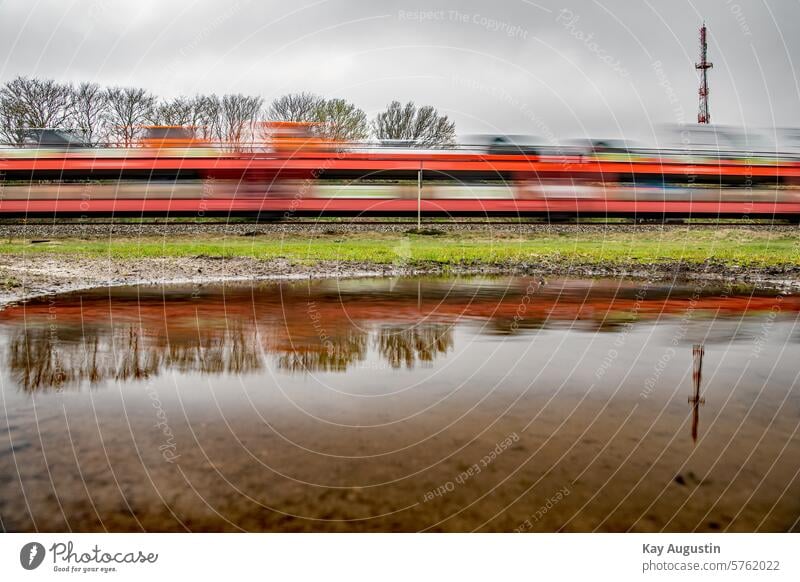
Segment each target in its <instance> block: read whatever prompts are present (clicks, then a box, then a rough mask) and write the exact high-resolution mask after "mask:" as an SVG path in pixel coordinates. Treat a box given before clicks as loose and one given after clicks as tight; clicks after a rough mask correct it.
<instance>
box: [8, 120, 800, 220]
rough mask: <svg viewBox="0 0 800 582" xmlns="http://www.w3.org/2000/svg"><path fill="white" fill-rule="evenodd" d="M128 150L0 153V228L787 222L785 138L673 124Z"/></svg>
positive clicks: (51, 142) (42, 146)
mask: <svg viewBox="0 0 800 582" xmlns="http://www.w3.org/2000/svg"><path fill="white" fill-rule="evenodd" d="M140 129H141V132H140V133H141V134H142V137H141V138H140V139H139V140H138V142H137V143H136V144H135V146H134V147H92V146H90V145H89V144H87V143H85V142H83V141H82V140H81V139H80V138H79V137H77V136H75V135H73V134H71V133H68V132H63V131H57V130H50V129H47V130H35V131H29V132H28V134H27V137H26V140H25V143H24V144H23V146H22V147H16V148H10V147H7V148H0V216H8V217H10V216H54V215H64V216H67V215H69V216H93V215H98V216H99V215H106V216H108V215H119V216H145V215H173V216H178V215H182V216H210V215H222V216H226V215H258V216H262V217H271V218H275V217H281V216H283V217H294V216H308V215H313V216H319V215H347V216H360V215H386V216H403V215H414V214H421V215H444V216H464V215H471V216H493V215H531V216H533V215H536V216H547V217H550V218H556V217H557V218H575V217H578V218H580V217H628V218H670V217H679V218H691V217H748V218H765V219H771V218H777V219H790V220H798V219H800V130H796V129H780V130H772V131H771V132H766V131H762V132H752V131H751V132H745V131H743V130H739V129H736V128H731V127H715V126H702V125H698V126H672V127H664V128H662V129H661V130H660V131H659V139H658V140H657V142H656V144H655V145H654V146H652V147H646V146H638V145H634V144H631V143H629V142H627V141H625V140H618V139H613V140H601V139H582V140H570V141H565V142H564V143H545V142H544V141H543V140H538V139H536V138H532V137H525V136H510V135H507V136H478V137H477V138H473V139H470V140H468V143H464V144H460V145H457V146H453V147H440V148H420V147H416V144H414V143H403V142H387V143H382V144H364V143H351V142H343V141H335V140H329V139H326V138H324V137H321V136H320V135H319V132H318V128H317V127H316V126H315V125H314V124H309V123H289V122H269V123H265V124H263V125H261V126H259V127H258V128H257V129H258V131H257V132H255V135H257V139H255V140H253V141H251V142H248V143H236V144H233V143H213V142H211V141H208V140H204V139H201V138H199V137H198V135H200V133H201V132H199V131H198V130H197V128H192V127H177V126H148V127H144V128H140Z"/></svg>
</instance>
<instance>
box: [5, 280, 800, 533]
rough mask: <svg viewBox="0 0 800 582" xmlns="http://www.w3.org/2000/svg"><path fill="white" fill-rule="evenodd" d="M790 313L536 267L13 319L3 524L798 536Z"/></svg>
mask: <svg viewBox="0 0 800 582" xmlns="http://www.w3.org/2000/svg"><path fill="white" fill-rule="evenodd" d="M798 312H800V303H799V302H798V297H797V296H795V295H791V294H783V293H778V292H776V291H772V290H755V289H752V288H740V289H732V288H725V287H722V288H718V289H712V288H711V287H709V286H703V287H701V288H699V289H698V288H697V287H695V286H687V287H673V288H668V287H662V286H658V285H654V284H632V283H629V282H624V281H590V280H553V281H544V280H542V279H541V278H522V279H507V278H497V279H485V278H484V279H419V280H397V281H394V282H392V281H385V280H377V279H376V280H361V281H327V282H305V281H304V282H295V283H281V284H252V285H250V284H248V285H245V284H242V285H233V286H230V285H229V286H210V287H196V288H176V287H172V288H167V289H159V288H146V287H142V288H128V289H113V290H98V291H89V292H82V293H75V294H71V295H64V296H55V297H50V298H44V299H42V300H38V301H32V302H30V303H28V304H25V305H17V306H13V307H9V308H7V309H5V310H2V311H0V397H2V400H3V403H4V405H3V406H4V410H5V414H4V416H3V418H0V485H2V487H0V515H1V516H2V520H0V522H1V523H0V529H5V530H10V531H41V530H47V531H105V530H112V531H142V530H145V531H185V530H191V531H220V530H248V531H419V530H428V531H461V532H463V531H476V530H483V531H507V532H508V531H519V530H520V529H521V528H523V529H525V531H549V532H552V531H581V532H587V531H616V532H624V531H705V532H710V531H760V530H766V531H787V530H791V529H797V524H798V523H800V521H798V516H800V501H798V500H800V481H798V480H797V471H798V463H797V459H798V458H800V438H799V437H798V418H800V416H799V415H798V412H800V409H799V408H798V405H800V400H798V382H797V365H796V363H797V361H798V359H800V342H798V341H797V339H796V334H795V330H796V327H797V323H798V321H800V318H799V317H798ZM690 376H691V379H690ZM687 400H688V402H687ZM706 402H707V403H708V404H705V403H706ZM709 406H710V407H711V411H709V408H708V407H709ZM701 413H702V415H703V418H702V426H701V418H700V417H701ZM165 451H169V455H167V454H166V453H165ZM475 466H477V467H479V468H480V471H479V472H476V471H475V470H473V469H472V468H474V467H475ZM4 476H5V477H4ZM562 491H568V492H569V494H568V495H566V494H564V495H561V496H560V497H559V498H558V499H557V503H555V502H554V501H553V500H554V499H555V496H556V494H557V492H562ZM431 492H437V493H436V494H431ZM548 503H549V504H550V505H548ZM543 508H546V509H547V510H546V511H544V510H543Z"/></svg>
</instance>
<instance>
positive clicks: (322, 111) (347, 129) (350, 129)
mask: <svg viewBox="0 0 800 582" xmlns="http://www.w3.org/2000/svg"><path fill="white" fill-rule="evenodd" d="M316 121H318V122H319V123H320V127H319V132H320V134H321V135H322V136H323V137H325V138H327V139H330V140H334V141H358V140H363V139H366V138H367V136H368V135H369V127H368V125H367V114H366V113H364V111H363V110H362V109H360V108H358V107H356V106H355V105H353V104H352V103H350V102H348V101H345V100H344V99H329V100H327V101H324V102H322V104H321V105H320V106H319V107H317V115H316Z"/></svg>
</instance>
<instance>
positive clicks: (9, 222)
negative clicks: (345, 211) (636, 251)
mask: <svg viewBox="0 0 800 582" xmlns="http://www.w3.org/2000/svg"><path fill="white" fill-rule="evenodd" d="M236 224H262V225H270V224H274V225H290V226H326V225H330V226H342V225H358V226H370V225H374V226H393V225H400V226H417V224H418V223H417V221H416V220H350V221H347V220H336V221H332V220H329V219H320V220H259V219H257V218H251V219H248V218H236V219H235V220H213V221H211V220H204V221H191V220H149V221H135V220H130V219H128V220H124V221H113V220H89V221H86V220H84V221H70V220H55V221H47V220H24V219H22V220H14V219H8V218H5V219H0V229H2V227H3V226H17V227H18V226H64V227H68V226H180V225H186V226H193V227H198V226H230V225H236ZM790 224H791V223H790V222H789V221H788V220H774V221H760V222H753V221H730V220H729V221H725V222H721V221H703V222H686V221H682V220H668V221H654V220H648V221H619V220H615V221H598V220H594V221H577V220H572V221H569V220H561V221H559V220H551V221H548V220H487V221H480V220H448V221H441V220H438V221H432V220H422V222H421V225H422V226H423V227H435V226H441V227H448V226H517V225H518V226H528V225H530V226H544V225H551V226H581V227H591V226H597V227H600V226H625V227H631V226H667V227H686V226H692V227H694V226H702V227H709V226H723V227H731V226H740V227H750V228H753V227H759V228H771V227H774V226H789V225H790Z"/></svg>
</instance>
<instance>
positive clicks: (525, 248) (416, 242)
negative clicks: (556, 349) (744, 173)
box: [0, 228, 800, 266]
mask: <svg viewBox="0 0 800 582" xmlns="http://www.w3.org/2000/svg"><path fill="white" fill-rule="evenodd" d="M39 253H48V254H78V255H83V256H90V257H111V258H118V259H138V258H151V257H152V258H156V257H196V256H208V257H251V258H256V259H276V258H284V259H287V260H290V261H293V262H297V263H304V264H309V263H314V262H317V261H333V260H339V261H369V262H373V263H394V264H397V263H403V264H414V263H439V264H464V263H476V262H480V263H505V262H524V261H527V262H535V261H538V260H563V261H565V262H580V263H589V264H590V263H599V262H619V263H631V262H638V263H653V262H669V261H678V260H681V261H687V262H696V263H699V262H703V261H706V260H709V259H710V260H714V261H717V262H720V263H724V264H728V265H733V264H738V265H743V266H746V265H752V266H774V265H800V235H797V236H795V235H793V234H785V233H783V234H780V233H770V232H768V231H759V230H737V229H728V230H714V229H691V230H685V229H681V228H675V229H669V230H666V231H663V232H658V231H642V232H627V233H612V234H603V233H602V232H597V233H590V232H587V233H581V234H574V233H572V234H564V235H561V236H559V235H555V234H551V235H522V236H514V235H500V234H494V235H493V234H492V233H491V232H489V231H487V232H483V233H446V234H441V235H439V236H430V235H426V234H414V233H406V234H381V233H369V234H353V235H342V234H327V235H324V234H323V235H318V236H300V235H287V236H279V235H262V236H251V237H232V236H231V237H212V236H203V237H194V238H191V237H185V238H158V237H151V238H136V239H130V238H120V239H111V240H106V239H102V240H78V239H60V240H56V241H53V242H51V243H37V244H31V243H30V242H28V241H21V240H11V241H8V240H6V241H5V242H2V243H0V254H5V255H11V254H13V255H21V254H39Z"/></svg>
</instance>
